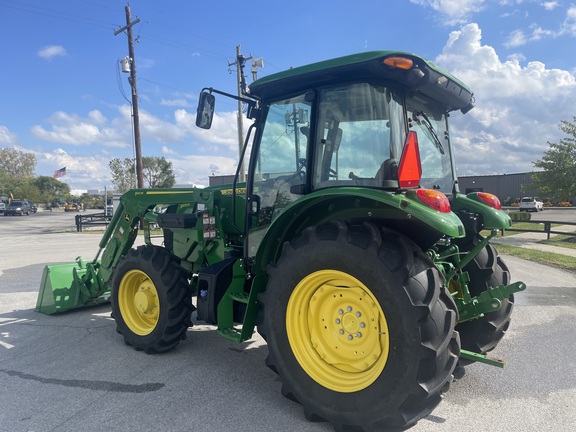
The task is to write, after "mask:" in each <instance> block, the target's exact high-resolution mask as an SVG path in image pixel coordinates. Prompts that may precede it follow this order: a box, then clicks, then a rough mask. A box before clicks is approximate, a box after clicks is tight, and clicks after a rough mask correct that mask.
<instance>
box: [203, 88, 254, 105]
mask: <svg viewBox="0 0 576 432" xmlns="http://www.w3.org/2000/svg"><path fill="white" fill-rule="evenodd" d="M205 90H206V91H209V92H210V93H217V94H221V95H223V96H227V97H229V98H232V99H235V100H237V101H241V102H243V103H246V104H248V105H250V106H252V107H254V106H256V100H255V99H248V98H243V97H240V96H235V95H233V94H230V93H226V92H223V91H220V90H216V89H215V88H212V87H205V88H203V89H202V91H205Z"/></svg>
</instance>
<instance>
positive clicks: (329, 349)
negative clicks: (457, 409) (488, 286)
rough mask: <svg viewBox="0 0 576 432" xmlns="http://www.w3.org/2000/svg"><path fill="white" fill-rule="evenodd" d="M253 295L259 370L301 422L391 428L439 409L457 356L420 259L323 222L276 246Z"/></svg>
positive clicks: (390, 235) (431, 277) (440, 292)
mask: <svg viewBox="0 0 576 432" xmlns="http://www.w3.org/2000/svg"><path fill="white" fill-rule="evenodd" d="M269 276H270V278H269V282H268V287H267V290H266V291H265V293H264V294H262V295H261V298H260V300H261V304H262V306H263V314H262V318H263V327H264V329H263V333H264V334H265V335H266V339H267V342H268V347H269V356H268V359H267V364H268V365H269V366H270V367H271V368H272V369H273V370H275V371H276V372H277V373H278V374H279V375H280V377H281V379H282V382H283V385H282V393H283V394H284V395H285V396H286V397H288V398H290V399H292V400H296V401H298V402H300V403H301V404H302V405H303V408H304V413H305V415H306V417H307V418H308V419H309V420H327V421H329V422H331V423H332V425H333V426H334V428H335V429H336V430H338V431H344V430H354V431H373V430H390V429H393V430H398V429H405V428H408V427H410V426H412V425H414V424H415V423H416V422H417V421H418V420H419V419H421V418H422V417H424V416H426V415H428V414H429V413H430V412H432V410H433V409H434V408H435V407H436V406H437V405H438V404H439V403H440V400H441V396H442V392H443V390H445V389H446V388H447V387H448V385H449V383H450V382H451V380H452V371H453V370H454V368H455V367H456V363H457V360H458V355H459V351H460V342H459V338H458V333H456V332H455V331H454V326H455V324H456V320H457V312H456V306H455V304H454V302H453V300H452V298H451V296H450V295H449V293H448V292H447V290H446V289H444V288H443V285H442V277H441V275H440V273H439V272H438V270H437V269H436V267H435V266H434V265H433V263H432V262H431V261H430V260H429V258H428V257H427V256H426V255H425V254H423V253H422V251H421V250H420V249H419V248H418V247H417V246H416V245H415V244H414V243H412V242H411V241H409V240H408V239H406V238H404V237H402V236H400V235H399V234H397V233H394V232H392V231H388V230H385V229H382V228H379V227H378V226H376V225H374V224H372V223H363V224H347V223H343V222H331V223H326V224H323V225H319V226H317V227H313V228H309V229H307V230H306V231H305V232H304V233H303V234H302V236H301V237H299V238H298V239H296V240H294V241H292V242H291V243H289V244H286V245H285V246H284V249H283V251H282V256H281V257H280V259H279V260H278V262H277V263H276V264H275V265H273V266H271V268H270V269H269Z"/></svg>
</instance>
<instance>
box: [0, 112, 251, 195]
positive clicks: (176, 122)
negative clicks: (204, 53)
mask: <svg viewBox="0 0 576 432" xmlns="http://www.w3.org/2000/svg"><path fill="white" fill-rule="evenodd" d="M116 109H117V112H118V116H116V117H114V118H112V119H109V118H107V117H106V116H104V114H102V112H100V111H99V110H93V111H90V112H89V113H88V114H87V115H86V116H80V115H77V114H70V113H66V112H63V111H57V112H55V113H54V114H52V116H50V117H49V118H48V119H46V120H45V124H43V125H35V126H33V127H32V128H31V134H32V135H33V136H34V137H35V138H38V139H40V140H43V141H47V142H50V143H57V144H59V145H60V146H63V145H73V146H77V147H84V148H85V149H83V150H82V153H83V154H85V153H86V152H90V153H89V155H80V154H79V152H80V150H79V151H78V152H75V153H67V152H66V151H64V150H62V149H61V148H58V149H56V150H54V151H45V152H39V153H38V154H37V158H38V165H37V172H38V173H39V175H52V173H53V172H54V170H55V169H58V168H60V167H62V166H66V167H67V176H66V177H63V178H62V181H65V182H66V183H68V184H70V186H71V187H73V188H76V189H94V188H96V187H101V185H103V184H107V182H108V183H109V175H110V173H109V168H108V162H109V161H110V160H111V159H113V158H114V157H133V154H132V148H133V139H132V123H131V116H132V111H131V107H130V106H129V105H123V106H119V107H116ZM139 114H140V116H139V117H140V132H141V141H142V149H143V152H145V154H146V155H150V156H160V155H163V156H165V157H166V158H167V159H168V160H170V161H172V162H173V166H174V167H175V174H176V176H177V179H176V182H177V183H178V184H196V185H207V184H208V176H209V175H211V174H212V173H216V174H233V173H234V172H235V170H236V164H237V160H238V134H237V129H236V125H237V121H236V113H235V112H220V113H217V114H216V115H215V116H214V121H213V123H212V129H211V130H209V131H206V130H203V129H199V128H198V127H196V124H195V120H196V119H195V113H190V112H188V111H186V110H185V109H178V110H175V111H174V113H173V119H172V120H165V119H161V118H159V117H157V116H154V115H152V114H150V113H149V112H147V111H145V110H140V112H139ZM250 123H251V122H250V121H248V120H245V125H244V132H245V133H246V131H247V130H248V127H249V125H250ZM3 137H6V138H3ZM2 139H4V140H8V139H11V140H14V139H15V137H14V136H13V134H12V135H11V134H10V133H9V131H8V129H7V128H2V127H1V126H0V142H2ZM107 149H110V150H107ZM119 149H124V150H123V151H120V150H119ZM176 167H178V170H176ZM83 169H84V171H83V172H82V170H83Z"/></svg>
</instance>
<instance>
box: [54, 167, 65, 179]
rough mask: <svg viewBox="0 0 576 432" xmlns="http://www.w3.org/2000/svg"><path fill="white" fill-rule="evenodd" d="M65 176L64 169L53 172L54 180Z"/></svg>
mask: <svg viewBox="0 0 576 432" xmlns="http://www.w3.org/2000/svg"><path fill="white" fill-rule="evenodd" d="M65 175H66V167H64V168H60V169H59V170H56V171H54V178H58V177H63V176H65Z"/></svg>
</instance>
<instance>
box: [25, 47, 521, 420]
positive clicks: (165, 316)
mask: <svg viewBox="0 0 576 432" xmlns="http://www.w3.org/2000/svg"><path fill="white" fill-rule="evenodd" d="M242 76H243V74H242ZM242 87H243V90H244V95H243V96H241V97H239V96H235V95H231V94H227V93H225V92H221V91H219V90H215V89H212V88H206V89H204V90H203V91H202V92H201V94H200V98H199V99H200V100H199V105H198V112H197V119H196V124H197V126H199V127H201V128H204V129H209V128H210V127H211V123H212V119H213V117H214V115H215V113H214V110H215V100H216V98H215V95H221V96H225V97H230V98H233V99H236V100H239V101H241V102H242V103H244V104H246V106H247V116H248V118H249V119H251V120H253V123H252V125H251V126H250V128H249V130H248V132H247V136H246V141H245V145H244V150H243V152H242V155H241V159H242V160H240V161H239V163H238V167H239V168H238V171H237V172H236V180H235V181H234V182H233V183H232V184H230V185H225V186H217V187H208V188H204V189H200V188H190V189H134V190H131V191H129V192H127V193H125V194H124V195H123V196H122V197H121V199H120V205H119V207H118V209H117V210H116V212H115V214H114V217H113V219H112V221H111V223H110V225H109V226H108V229H107V230H106V232H105V234H104V236H103V238H102V240H101V242H100V251H99V252H98V253H97V255H96V257H95V258H94V259H93V260H92V261H90V262H85V261H83V260H82V259H81V258H78V259H77V261H76V262H75V263H73V264H65V265H60V266H58V265H57V266H47V267H46V268H45V270H44V276H43V278H42V286H41V288H40V293H39V297H38V304H37V307H36V310H38V311H39V312H43V313H47V314H55V313H59V312H64V311H69V310H72V309H75V308H79V307H84V306H90V305H94V304H98V303H101V302H105V301H111V304H112V316H113V317H114V319H115V320H116V323H117V329H118V331H119V333H121V334H122V336H123V338H124V340H125V342H126V343H128V344H130V345H132V346H133V347H134V348H136V349H138V350H143V351H145V352H148V353H158V352H164V351H168V350H170V349H172V348H174V347H175V346H176V345H177V344H178V342H179V341H180V340H181V339H183V338H184V337H185V336H186V335H187V332H188V328H189V327H190V326H191V325H192V317H195V319H196V320H198V321H203V322H205V323H208V324H213V325H215V326H216V327H217V331H218V333H219V334H220V335H222V336H224V337H226V338H228V339H230V340H232V341H236V342H243V341H246V340H248V339H250V338H251V337H252V336H253V333H254V330H255V329H257V331H258V333H259V334H260V335H261V336H262V337H263V338H264V340H265V341H266V342H267V344H268V349H269V355H268V358H267V361H266V363H267V365H268V366H269V367H270V368H271V369H272V370H273V371H274V372H275V373H277V374H278V375H279V377H280V379H281V381H282V393H283V394H284V395H285V396H287V397H289V398H290V399H292V400H296V401H298V402H299V403H301V404H302V405H303V408H304V413H305V415H306V417H307V418H308V419H310V420H326V421H329V422H330V423H331V424H332V425H333V426H334V428H335V429H336V430H338V431H346V430H350V431H380V430H398V429H406V428H409V427H410V426H412V425H414V424H415V423H416V422H417V421H418V420H419V419H421V418H423V417H425V416H426V415H428V414H430V413H431V412H432V411H433V409H434V408H435V407H436V406H437V405H438V404H439V403H440V400H441V398H442V394H443V393H444V392H445V391H446V390H447V389H448V387H449V385H450V383H451V381H452V379H453V375H454V373H455V370H456V368H457V366H458V367H459V370H461V369H462V368H463V367H464V366H466V365H467V364H470V363H473V362H482V363H488V364H492V365H496V366H503V362H502V361H500V360H496V359H492V358H490V357H488V356H487V353H489V352H490V351H492V350H493V349H494V348H495V347H496V345H497V344H498V342H499V341H500V340H501V339H502V337H503V336H504V334H505V333H506V330H507V329H508V327H509V325H510V319H511V313H512V308H513V305H514V294H515V293H516V292H519V291H522V290H524V289H525V284H524V283H522V282H514V283H512V282H511V279H510V272H509V270H508V268H507V266H506V264H505V263H504V262H503V261H502V259H501V258H500V257H499V256H498V253H497V251H496V250H495V249H494V247H493V246H492V245H491V244H490V240H491V239H492V238H493V237H494V236H495V235H497V233H498V231H499V230H502V229H505V228H509V227H510V226H511V220H510V218H509V216H508V215H507V214H506V213H505V212H504V211H502V209H501V206H500V202H499V200H498V198H497V197H495V196H494V195H491V194H488V193H485V192H473V193H470V194H466V195H465V194H462V193H461V192H460V191H459V188H458V182H457V178H456V170H455V162H454V155H453V149H452V146H451V142H450V133H449V127H448V119H449V116H450V115H451V114H452V113H454V112H456V111H461V112H462V113H464V114H465V113H466V112H468V111H469V110H470V109H472V108H473V106H474V105H473V95H472V92H471V91H470V89H469V88H468V87H467V86H466V85H465V84H463V83H462V82H460V81H459V80H458V79H456V78H455V77H453V76H452V75H451V74H449V73H448V72H446V71H444V70H442V69H441V68H439V67H438V66H436V65H435V64H433V63H432V62H429V61H427V60H425V59H423V58H421V57H418V56H416V55H414V54H408V53H403V52H395V51H374V52H367V53H361V54H356V55H351V56H347V57H341V58H337V59H332V60H328V61H323V62H319V63H314V64H311V65H308V66H303V67H298V68H293V69H290V70H288V71H285V72H281V73H277V74H274V75H270V76H267V77H264V78H261V79H259V80H257V81H255V82H253V83H252V84H251V85H250V86H247V85H246V83H242ZM249 143H251V145H248V144H249ZM248 149H250V153H249V154H247V151H248ZM245 161H247V162H248V163H247V167H248V169H247V173H246V181H245V182H240V181H239V179H241V178H243V176H242V175H241V174H244V173H241V172H240V169H241V168H240V167H243V166H244V162H245ZM141 227H143V235H144V241H145V245H143V246H140V247H138V248H135V249H134V248H132V246H133V243H134V240H135V239H136V236H137V235H138V231H139V230H140V229H141ZM151 227H158V228H159V229H160V230H161V233H162V234H161V236H160V238H158V236H155V235H154V233H155V232H156V231H153V230H151ZM194 311H195V312H196V313H195V314H193V312H194Z"/></svg>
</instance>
